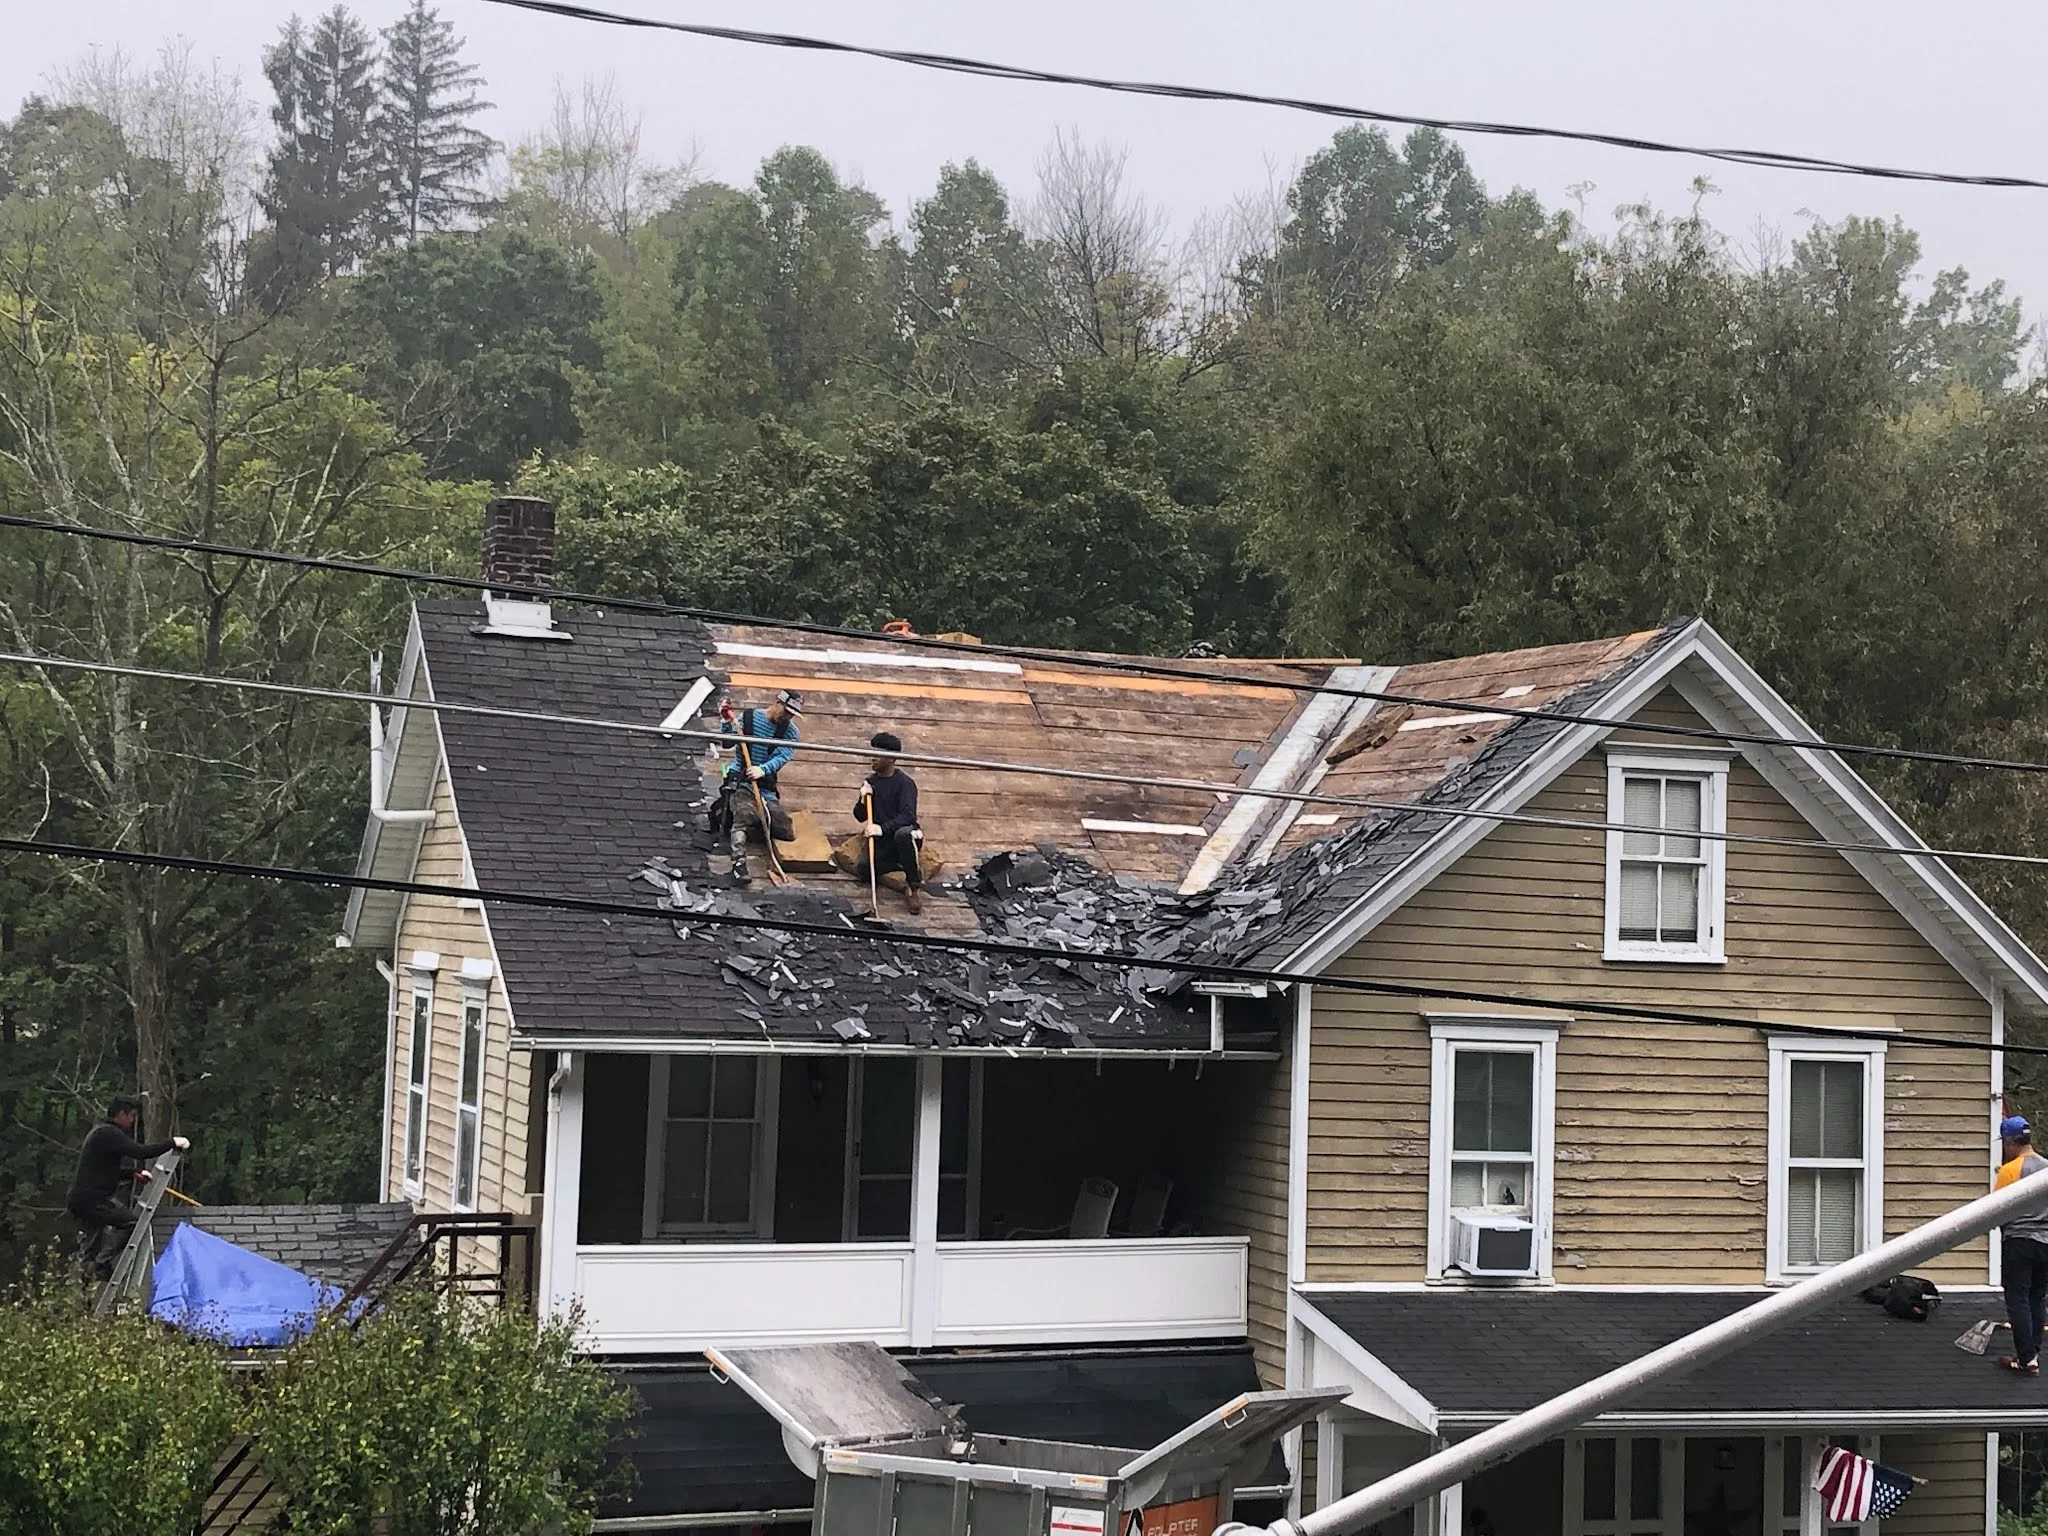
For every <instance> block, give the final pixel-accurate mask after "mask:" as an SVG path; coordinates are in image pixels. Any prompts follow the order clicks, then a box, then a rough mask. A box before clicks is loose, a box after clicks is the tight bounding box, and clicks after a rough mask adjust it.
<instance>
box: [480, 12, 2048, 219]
mask: <svg viewBox="0 0 2048 1536" xmlns="http://www.w3.org/2000/svg"><path fill="white" fill-rule="evenodd" d="M492 3H493V4H495V5H509V6H513V7H515V8H517V9H519V10H524V11H539V12H542V13H543V14H546V15H549V16H562V17H567V18H568V19H570V20H572V21H591V22H597V23H600V24H601V25H605V26H613V27H639V28H646V29H649V30H653V31H661V32H682V33H687V34H689V35H690V36H693V37H708V38H716V39H718V40H719V41H721V42H728V43H748V44H753V45H755V46H758V47H766V48H792V49H799V50H802V51H804V52H809V53H837V54H853V55H856V56H858V57H861V58H869V59H881V60H884V61H886V62H888V63H892V64H908V65H912V66H914V67H916V68H918V69H935V70H941V71H944V72H946V73H949V74H956V75H977V76H980V77H982V78H984V79H989V80H1009V81H1016V82H1020V83H1023V84H1029V85H1072V86H1080V87H1083V88H1084V89H1087V90H1093V91H1114V92H1117V93H1119V94H1122V95H1126V96H1164V97H1168V98H1171V99H1174V100H1178V101H1213V102H1232V103H1236V104H1238V105H1241V106H1255V107H1282V108H1285V109H1286V110H1288V111H1292V112H1310V113H1314V114H1315V115H1317V116H1319V117H1338V118H1345V119H1348V120H1351V121H1355V122H1365V123H1394V124H1398V125H1400V126H1402V127H1416V128H1439V129H1442V130H1444V131H1445V132H1447V133H1478V134H1491V135H1496V136H1499V137H1504V138H1516V139H1565V140H1569V141H1572V142H1575V143H1580V144H1600V145H1604V146H1606V147H1608V148H1610V149H1632V150H1641V151H1645V152H1647V153H1650V154H1659V155H1693V156H1697V157H1699V158H1701V159H1706V160H1725V161H1728V162H1730V163H1732V164H1735V165H1752V166H1759V167H1762V168H1763V169H1765V170H1777V171H1804V172H1811V173H1819V174H1823V175H1830V176H1874V177H1879V178H1881V179H1883V180H1886V181H1932V182H1941V183H1945V184H1948V185H1954V186H1969V187H2026V188H2032V189H2035V190H2048V181H2035V180H2031V179H2029V178H2027V177H2024V176H1983V175H1965V174H1962V173H1958V172H1954V171H1921V170H1911V169H1907V168H1905V167H1901V166H1890V165H1867V164H1861V163H1859V162H1856V161H1853V160H1835V159H1830V158H1827V157H1825V156H1818V155H1801V154H1794V153H1791V152H1790V151H1785V150H1773V149H1739V148H1716V147H1710V146H1704V145H1697V144H1672V143H1666V142H1665V141H1663V140H1660V139H1643V138H1636V137H1634V136H1633V135H1629V134H1618V133H1600V132H1595V131H1592V130H1589V129H1583V128H1544V127H1537V126H1534V125H1531V124H1526V123H1494V122H1483V121H1477V120H1472V119H1466V118H1452V117H1422V116H1418V115H1415V114H1413V113H1405V112H1390V111H1386V110H1384V109H1381V108H1377V107H1348V106H1341V105H1339V104H1337V103H1335V102H1328V101H1315V100H1311V99H1308V98H1305V97H1299V96H1267V95H1263V94H1260V93H1258V92H1254V91H1234V90H1226V89H1222V88H1220V87H1214V86H1199V85H1169V84H1165V83H1162V82H1159V81H1152V80H1117V79H1110V78H1106V77H1103V76H1099V75H1075V74H1068V73H1066V72H1064V71H1061V70H1051V69H1034V68H1031V67H1030V66H1028V65H1022V64H999V63H993V62H990V61H988V60H985V59H969V58H962V57H960V56H959V55H957V54H949V53H925V52H922V51H917V50H912V49H902V48H877V47H871V46H867V45H863V44H859V43H842V42H835V41H833V40H831V39H828V38H821V37H805V36H801V35H799V34H796V33H792V32H760V31H755V30H753V29H751V28H745V27H717V26H711V25H708V24H706V23H703V22H687V21H662V20H657V19H655V18H653V17H649V16H629V15H625V14H623V13H621V12H618V11H605V10H599V9H597V8H596V7H594V6H587V5H576V4H571V3H569V0H492Z"/></svg>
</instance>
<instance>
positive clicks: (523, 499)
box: [484, 496, 555, 587]
mask: <svg viewBox="0 0 2048 1536" xmlns="http://www.w3.org/2000/svg"><path fill="white" fill-rule="evenodd" d="M554 574H555V504H554V503H553V502H552V501H542V500H540V499H539V498H538V497H535V496H494V497H492V498H491V500H490V501H489V502H488V503H486V504H485V506H484V580H485V581H488V582H503V583H504V584H505V585H506V586H508V587H544V586H546V585H548V583H549V582H550V581H552V580H553V579H554Z"/></svg>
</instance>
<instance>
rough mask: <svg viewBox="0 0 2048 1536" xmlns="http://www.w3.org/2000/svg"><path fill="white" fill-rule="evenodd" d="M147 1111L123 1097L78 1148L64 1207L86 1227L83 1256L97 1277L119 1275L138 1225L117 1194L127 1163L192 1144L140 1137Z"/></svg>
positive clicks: (175, 1138)
mask: <svg viewBox="0 0 2048 1536" xmlns="http://www.w3.org/2000/svg"><path fill="white" fill-rule="evenodd" d="M141 1113H142V1105H141V1103H140V1102H139V1101H138V1100H135V1099H130V1098H118V1099H115V1100H114V1101H113V1102H112V1103H111V1104H109V1105H108V1106H107V1118H106V1119H104V1120H102V1121H101V1122H100V1123H99V1124H98V1125H96V1126H94V1127H93V1128H92V1129H91V1130H90V1131H88V1132H86V1135H85V1144H84V1145H83V1146H81V1147H80V1148H79V1149H78V1170H77V1172H75V1173H73V1174H72V1176H71V1190H70V1192H69V1193H68V1194H66V1195H65V1197H64V1209H65V1210H67V1211H69V1212H70V1213H71V1215H72V1217H73V1219H75V1220H76V1221H77V1222H78V1224H79V1226H80V1227H81V1228H82V1229H83V1230H82V1232H81V1233H80V1235H79V1244H78V1251H79V1258H80V1260H81V1262H82V1264H83V1265H84V1266H85V1267H87V1268H89V1269H90V1270H91V1272H92V1274H93V1277H94V1278H95V1279H98V1280H102V1281H104V1280H106V1279H108V1278H110V1277H111V1276H112V1275H113V1272H114V1260H115V1258H116V1257H117V1256H118V1255H119V1254H120V1252H121V1249H122V1248H123V1247H124V1246H125V1245H126V1244H127V1241H128V1234H129V1233H130V1232H132V1231H133V1230H134V1228H135V1212H134V1211H133V1210H132V1209H131V1208H129V1207H128V1206H125V1205H122V1204H121V1203H120V1202H119V1201H117V1200H116V1199H115V1198H114V1191H115V1190H117V1189H119V1188H120V1187H121V1183H122V1177H121V1175H122V1167H121V1165H122V1164H123V1163H124V1162H127V1161H129V1160H131V1159H132V1160H134V1161H136V1162H141V1163H147V1162H150V1161H151V1160H153V1159H155V1158H159V1157H161V1156H163V1155H164V1153H166V1152H168V1151H170V1150H171V1148H173V1147H176V1148H177V1149H178V1150H179V1151H180V1152H183V1151H185V1150H186V1149H187V1148H188V1147H190V1146H191V1145H192V1143H191V1142H189V1141H187V1140H186V1139H185V1138H184V1137H182V1136H172V1137H169V1138H167V1139H166V1140H163V1141H153V1142H140V1141H137V1140H136V1139H135V1122H136V1120H137V1118H138V1117H139V1116H140V1115H141ZM136 1177H137V1178H139V1179H147V1178H148V1177H149V1171H148V1170H147V1169H142V1170H139V1171H138V1172H137V1174H136ZM109 1232H112V1233H113V1234H114V1235H115V1239H116V1240H115V1242H114V1244H113V1245H112V1247H111V1248H109V1247H107V1246H106V1235H107V1234H108V1233H109Z"/></svg>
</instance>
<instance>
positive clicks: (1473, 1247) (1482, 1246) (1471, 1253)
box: [1450, 1215, 1536, 1275]
mask: <svg viewBox="0 0 2048 1536" xmlns="http://www.w3.org/2000/svg"><path fill="white" fill-rule="evenodd" d="M1450 1267H1451V1268H1452V1269H1458V1270H1463V1271H1464V1272H1465V1273H1466V1274H1468V1275H1533V1274H1535V1273H1536V1229H1535V1227H1533V1226H1531V1225H1530V1224H1529V1223H1528V1222H1526V1221H1524V1220H1523V1219H1522V1218H1521V1217H1519V1216H1477V1215H1473V1216H1467V1215H1453V1216H1452V1217H1451V1262H1450Z"/></svg>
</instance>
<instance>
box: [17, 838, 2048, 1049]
mask: <svg viewBox="0 0 2048 1536" xmlns="http://www.w3.org/2000/svg"><path fill="white" fill-rule="evenodd" d="M0 853H30V854H38V855H41V856H43V857H46V858H61V859H83V860H87V861H92V862H104V863H109V864H127V865H132V866H139V867H142V868H145V869H167V870H178V871H181V872H183V873H187V874H204V875H232V876H237V877H242V878H248V879H257V880H277V881H280V882H283V883H285V884H289V885H309V886H324V887H327V888H330V889H335V890H360V891H382V892H388V893H390V894H393V895H399V896H441V897H447V898H449V899H451V900H456V901H481V902H489V903H496V904H499V905H503V906H516V907H535V908H540V909H542V910H545V911H552V912H581V913H585V914H589V915H592V916H598V917H630V918H638V919H640V920H642V921H648V922H662V923H670V924H673V923H687V924H689V925H691V926H693V927H695V926H698V925H702V926H705V927H714V928H742V929H749V930H757V931H758V930H767V931H769V932H774V933H789V934H796V935H799V936H802V937H806V938H817V939H839V940H850V941H852V942H855V943H866V944H898V945H902V946H904V947H906V948H909V949H927V950H954V951H965V952H969V953H975V954H987V955H1001V956H1004V957H1006V958H1010V959H1019V960H1052V961H1065V962H1068V963H1072V962H1075V961H1086V962H1089V963H1092V964H1096V965H1102V966H1107V967H1109V968H1111V969H1115V970H1126V971H1155V972H1160V971H1163V972H1167V973H1169V974H1173V975H1183V976H1188V977H1191V978H1194V979H1198V980H1207V981H1247V982H1264V983H1266V984H1267V985H1269V986H1281V987H1291V986H1313V987H1319V988H1322V989H1323V990H1325V991H1332V992H1358V993H1363V994H1365V995H1367V996H1372V997H1412V998H1416V999H1419V1000H1422V1001H1427V1002H1446V1003H1480V1004H1484V1005H1486V1006H1489V1007H1505V1008H1532V1009H1548V1010H1550V1011H1553V1012H1565V1013H1571V1014H1593V1015H1597V1016H1599V1017H1602V1018H1614V1019H1635V1020H1640V1021H1643V1022H1646V1023H1653V1024H1696V1025H1701V1026H1705V1027H1709V1028H1715V1029H1743V1030H1749V1031H1752V1032H1755V1031H1765V1032H1769V1033H1774V1034H1791V1035H1804V1036H1812V1037H1819V1038H1825V1039H1830V1040H1839V1039H1857V1040H1863V1039H1869V1040H1882V1041H1884V1042H1885V1043H1887V1044H1891V1045H1924V1046H1928V1047H1931V1048H1933V1049H1936V1050H1967V1051H1976V1052H2003V1053H2005V1054H2007V1055H2014V1056H2048V1046H2027V1045H2001V1044H1997V1043H1995V1042H1993V1041H1989V1040H1983V1041H1978V1040H1951V1039H1948V1038H1945V1037H1943V1036H1941V1035H1922V1034H1912V1033H1903V1032H1897V1031H1893V1030H1858V1029H1855V1028H1839V1029H1838V1028H1833V1027H1830V1026H1828V1025H1825V1024H1795V1023H1790V1022H1781V1021H1779V1020H1775V1019H1744V1018H1738V1017H1736V1016H1735V1015H1733V1014H1722V1013H1702V1012H1695V1011H1693V1010H1690V1009H1682V1008H1653V1007H1646V1006H1643V1005H1641V1004H1635V1003H1605V1002H1598V1001H1594V1000H1592V999H1589V998H1560V997H1543V996H1530V995H1527V994H1523V993H1515V992H1481V991H1472V990H1467V989H1465V988H1460V987H1432V986H1426V985H1423V984H1420V983H1415V982H1395V981H1367V980H1365V979H1364V978H1363V977H1357V976H1326V975H1318V974H1316V973H1314V972H1309V971H1282V970H1271V969H1266V968H1263V967H1259V966H1249V965H1228V964H1224V963H1222V962H1218V961H1209V960H1192V959H1189V960H1181V959H1161V958H1159V957H1156V956H1146V955H1141V954H1136V953H1133V952H1131V951H1129V950H1115V949H1080V948H1074V949H1065V948H1060V947H1058V946H1055V945H1050V944H1025V943H1021V942H1018V941H1016V940H1011V939H989V938H969V937H963V936H958V935H952V934H936V933H920V932H916V931H909V930H893V929H892V930H890V931H887V932H883V931H879V930H876V929H870V928H861V927H851V926H849V927H839V926H836V925H834V924H831V923H815V922H808V921H805V920H803V919H800V918H784V917H762V916H758V915H756V916H748V915H745V914H743V913H736V912H698V911H694V910H691V909H688V908H683V907H652V906H648V905H646V904H645V903H643V902H627V901H607V900H604V899H603V898H601V897H594V896H562V895H546V894H542V893H539V892H535V891H511V890H503V889H499V888H497V887H490V886H470V885H442V884H439V883H435V882H428V881H420V880H384V879H378V878H377V877H375V876H371V875H344V874H335V873H330V872H328V871H326V870H317V869H293V868H290V867H288V866H285V865H276V864H244V863H237V862H234V861H231V860H225V859H199V858H190V857H185V856H182V855H178V854H168V853H142V852H138V851H135V850H132V849H126V848H96V847H92V846H90V845H87V844H82V843H50V842H43V841H41V840H40V839H31V838H21V837H0ZM1075 1054H1077V1055H1086V1054H1087V1052H1086V1050H1085V1049H1081V1050H1077V1051H1076V1053H1075Z"/></svg>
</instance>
